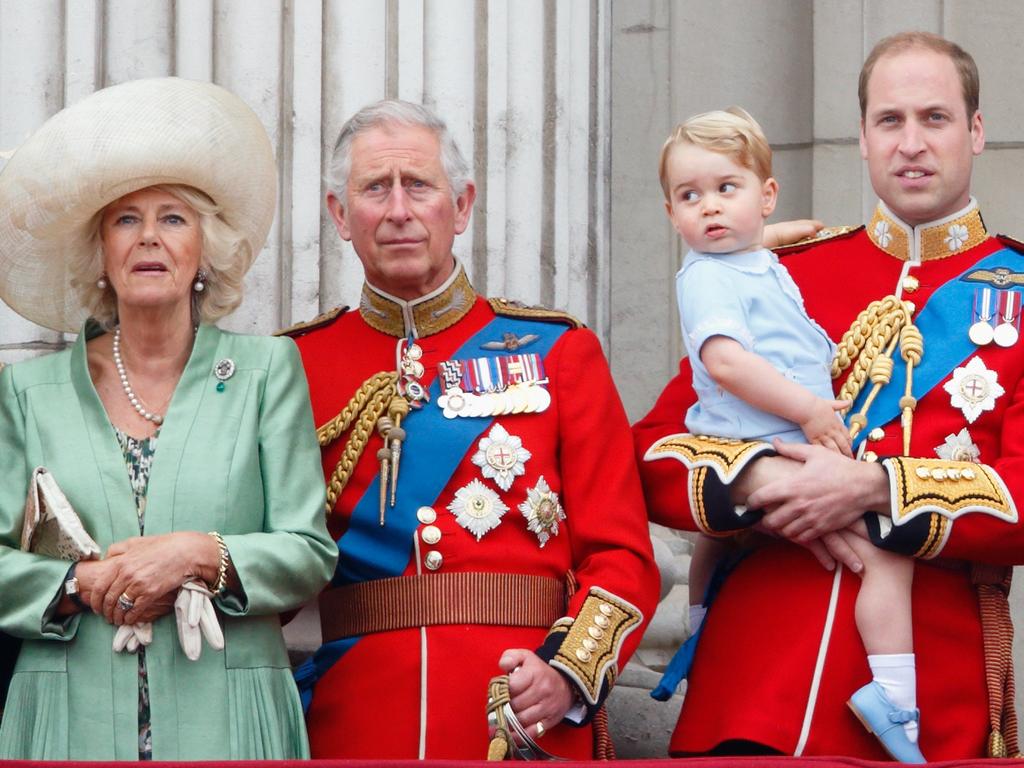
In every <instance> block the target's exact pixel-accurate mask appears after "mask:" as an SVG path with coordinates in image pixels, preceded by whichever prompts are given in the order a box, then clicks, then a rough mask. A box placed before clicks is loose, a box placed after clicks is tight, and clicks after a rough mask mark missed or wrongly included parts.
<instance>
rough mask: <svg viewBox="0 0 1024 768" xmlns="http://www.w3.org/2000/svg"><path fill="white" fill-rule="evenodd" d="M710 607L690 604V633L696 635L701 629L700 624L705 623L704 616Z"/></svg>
mask: <svg viewBox="0 0 1024 768" xmlns="http://www.w3.org/2000/svg"><path fill="white" fill-rule="evenodd" d="M707 613H708V609H707V608H706V607H705V606H703V605H691V606H690V634H691V635H696V634H697V630H698V629H700V625H701V624H703V623H704V617H705V616H706V615H707Z"/></svg>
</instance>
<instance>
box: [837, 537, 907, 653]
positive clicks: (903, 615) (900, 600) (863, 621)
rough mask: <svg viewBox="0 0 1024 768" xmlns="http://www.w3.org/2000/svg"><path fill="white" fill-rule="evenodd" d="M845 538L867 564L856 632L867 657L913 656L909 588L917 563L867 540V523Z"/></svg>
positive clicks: (860, 594) (861, 586)
mask: <svg viewBox="0 0 1024 768" xmlns="http://www.w3.org/2000/svg"><path fill="white" fill-rule="evenodd" d="M858 522H859V523H860V525H859V526H857V527H855V528H853V529H851V531H852V532H853V533H855V534H856V535H846V536H844V537H843V538H844V539H846V542H847V543H848V544H849V545H850V548H851V549H853V551H854V553H855V554H856V555H857V557H859V558H860V560H861V562H863V563H864V570H863V571H862V572H861V574H860V576H861V584H860V591H859V592H858V593H857V604H856V614H855V615H856V620H857V631H858V632H860V637H861V640H862V641H863V642H864V648H865V650H866V651H867V652H868V654H871V655H875V654H881V653H913V652H914V633H913V624H912V622H911V602H910V588H911V585H912V584H913V581H914V561H913V559H911V558H909V557H904V556H903V555H897V554H894V553H892V552H886V551H885V550H884V549H879V548H878V547H876V546H875V545H874V544H872V543H871V541H870V540H869V539H868V538H867V530H866V529H865V528H864V523H863V522H862V521H858Z"/></svg>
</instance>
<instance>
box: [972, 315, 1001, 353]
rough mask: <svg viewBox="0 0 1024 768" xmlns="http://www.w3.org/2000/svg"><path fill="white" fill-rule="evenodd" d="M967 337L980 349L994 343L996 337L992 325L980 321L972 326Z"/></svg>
mask: <svg viewBox="0 0 1024 768" xmlns="http://www.w3.org/2000/svg"><path fill="white" fill-rule="evenodd" d="M967 336H968V337H969V338H970V340H971V342H972V343H974V344H977V345H978V346H979V347H984V346H985V345H987V344H991V343H992V339H993V338H994V337H995V330H994V329H993V328H992V324H991V323H989V322H986V321H985V320H979V321H978V322H976V323H975V324H974V325H972V326H971V329H970V330H969V331H968V332H967Z"/></svg>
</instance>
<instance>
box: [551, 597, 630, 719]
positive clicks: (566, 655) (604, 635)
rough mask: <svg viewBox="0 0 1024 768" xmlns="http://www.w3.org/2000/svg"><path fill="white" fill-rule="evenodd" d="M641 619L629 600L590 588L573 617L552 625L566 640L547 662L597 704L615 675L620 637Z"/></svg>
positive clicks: (620, 642) (620, 647) (590, 701)
mask: <svg viewBox="0 0 1024 768" xmlns="http://www.w3.org/2000/svg"><path fill="white" fill-rule="evenodd" d="M642 621H643V614H641V613H640V610H639V609H638V608H637V607H636V606H634V605H633V604H632V603H630V602H629V601H627V600H624V599H622V598H621V597H618V596H617V595H613V594H612V593H611V592H606V591H605V590H603V589H601V588H600V587H591V588H590V592H589V594H588V595H587V597H586V599H585V600H584V601H583V606H582V607H581V608H580V612H579V614H578V615H577V616H576V618H575V619H573V620H569V619H568V618H565V619H560V620H559V621H558V622H557V623H556V625H555V627H553V628H552V629H553V631H556V632H561V633H564V635H565V639H563V640H562V642H561V645H560V646H559V648H558V652H557V653H556V654H555V658H553V659H552V660H551V662H550V664H551V666H553V667H555V668H557V669H560V670H561V671H562V672H564V673H565V674H566V675H568V676H569V678H570V679H571V680H573V682H575V683H576V685H577V687H578V688H579V689H580V691H581V693H582V694H583V696H584V698H585V699H586V700H587V701H588V702H589V703H590V704H597V702H598V700H599V699H600V698H601V693H602V690H603V689H604V687H605V685H606V684H607V686H609V687H610V686H612V685H614V683H615V679H616V678H617V677H618V673H619V666H618V662H619V652H620V651H621V650H622V642H623V640H625V639H626V637H627V636H628V635H629V634H630V633H631V632H632V631H633V630H634V629H636V628H637V627H638V626H639V625H640V623H641V622H642Z"/></svg>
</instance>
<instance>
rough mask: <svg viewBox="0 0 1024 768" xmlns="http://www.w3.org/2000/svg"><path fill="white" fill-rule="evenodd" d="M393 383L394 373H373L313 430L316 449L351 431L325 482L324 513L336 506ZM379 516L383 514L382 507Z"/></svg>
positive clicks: (391, 395)
mask: <svg viewBox="0 0 1024 768" xmlns="http://www.w3.org/2000/svg"><path fill="white" fill-rule="evenodd" d="M397 381H398V375H397V374H395V373H387V372H384V373H375V374H374V375H373V376H371V377H370V378H368V379H367V380H366V381H364V382H363V383H362V385H360V387H359V389H357V390H356V393H355V394H354V395H353V396H352V399H351V400H349V402H348V405H346V406H345V407H344V408H342V410H341V413H339V414H338V415H337V416H335V417H334V418H333V419H331V420H330V421H328V422H327V423H326V424H324V425H323V426H321V427H319V428H318V429H317V431H316V434H317V437H318V438H319V440H320V447H324V446H326V445H330V444H331V443H333V442H334V441H335V440H337V439H338V437H340V436H341V435H343V434H344V433H345V432H346V431H348V429H349V428H350V427H351V428H352V434H351V435H350V436H349V439H348V442H347V443H346V444H345V449H344V450H343V451H342V452H341V457H340V458H339V459H338V464H337V466H336V467H335V468H334V472H332V473H331V477H330V479H329V480H328V481H327V504H326V510H325V511H326V513H327V514H328V515H329V514H331V512H332V511H333V510H334V505H335V504H337V503H338V497H339V496H341V492H342V491H343V490H344V488H345V485H346V484H347V483H348V480H349V478H350V477H351V476H352V471H353V470H354V469H355V467H356V464H357V463H358V462H359V458H360V457H361V456H362V455H363V451H364V450H366V444H367V442H368V441H369V439H370V435H372V434H373V429H374V426H375V425H376V424H377V422H378V420H379V419H380V417H381V416H382V415H383V413H384V411H385V409H386V408H387V407H388V405H389V404H390V403H391V401H392V399H393V398H394V397H395V394H396V382H397ZM353 424H355V426H353ZM389 456H390V453H389ZM384 482H385V478H384V477H383V476H382V477H381V487H382V488H383V487H384ZM381 514H382V515H383V508H382V511H381Z"/></svg>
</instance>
